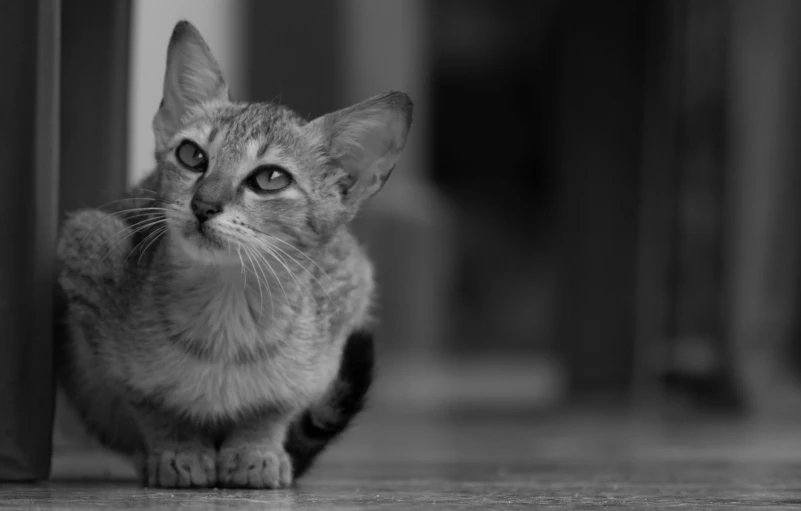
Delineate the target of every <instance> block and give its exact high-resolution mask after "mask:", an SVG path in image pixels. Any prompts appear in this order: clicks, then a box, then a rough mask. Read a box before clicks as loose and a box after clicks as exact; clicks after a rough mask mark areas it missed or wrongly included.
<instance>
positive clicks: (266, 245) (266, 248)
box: [251, 239, 301, 294]
mask: <svg viewBox="0 0 801 511" xmlns="http://www.w3.org/2000/svg"><path fill="white" fill-rule="evenodd" d="M253 241H255V243H256V245H258V248H259V249H261V251H263V252H266V253H267V254H269V255H270V256H272V257H273V258H274V259H275V260H276V261H278V263H280V264H281V266H283V267H284V269H285V270H286V271H287V273H288V274H289V276H290V277H292V280H293V281H294V282H295V288H296V289H298V290H300V288H301V285H300V281H298V278H297V276H296V275H295V272H294V271H292V268H290V267H289V265H288V264H287V262H286V260H285V259H284V258H283V257H281V255H280V254H278V253H277V252H276V251H275V250H273V249H274V248H277V247H273V246H272V245H270V244H269V242H266V241H264V240H259V239H255V240H251V242H253ZM284 294H286V293H284Z"/></svg>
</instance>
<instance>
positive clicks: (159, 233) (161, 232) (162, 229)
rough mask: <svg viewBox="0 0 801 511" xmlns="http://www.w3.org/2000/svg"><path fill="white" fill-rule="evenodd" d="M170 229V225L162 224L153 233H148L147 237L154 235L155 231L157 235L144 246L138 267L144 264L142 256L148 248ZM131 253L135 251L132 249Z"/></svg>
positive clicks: (140, 253)
mask: <svg viewBox="0 0 801 511" xmlns="http://www.w3.org/2000/svg"><path fill="white" fill-rule="evenodd" d="M168 230H169V227H168V226H167V225H162V226H161V227H159V228H158V229H156V230H155V231H153V232H152V233H150V234H148V235H147V237H145V239H147V238H148V237H150V236H153V233H156V235H155V237H154V238H153V239H152V240H150V242H149V243H148V244H147V245H145V246H144V247H143V248H142V250H141V252H139V259H138V260H137V261H136V266H137V267H141V265H142V256H143V255H145V253H146V252H147V249H148V248H150V247H151V246H152V245H153V243H155V242H156V241H157V240H158V239H159V238H160V237H161V236H163V235H164V233H166V232H167V231H168ZM131 253H133V250H132V251H131ZM129 255H130V253H129ZM125 258H126V259H127V258H128V256H125Z"/></svg>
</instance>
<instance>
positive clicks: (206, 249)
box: [153, 21, 412, 261]
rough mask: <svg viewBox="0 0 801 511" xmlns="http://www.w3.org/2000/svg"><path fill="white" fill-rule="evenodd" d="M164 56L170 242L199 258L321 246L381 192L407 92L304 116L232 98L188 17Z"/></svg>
mask: <svg viewBox="0 0 801 511" xmlns="http://www.w3.org/2000/svg"><path fill="white" fill-rule="evenodd" d="M167 53H168V55H167V69H166V73H165V78H164V95H163V99H162V103H161V105H160V106H159V109H158V112H157V113H156V116H155V118H154V120H153V131H154V134H155V138H156V160H157V163H158V170H157V172H158V174H159V188H160V189H159V194H160V196H161V199H162V201H163V203H164V204H165V205H166V206H167V207H168V208H169V209H170V210H171V211H170V214H168V215H167V217H168V218H167V221H168V225H169V228H170V233H171V235H170V238H171V239H173V240H174V242H176V243H178V244H179V245H180V246H181V247H182V248H183V249H184V250H185V251H187V252H189V253H192V254H194V255H195V256H197V257H200V258H204V259H207V260H208V259H221V258H222V259H225V257H223V256H224V254H226V253H227V254H232V257H236V256H237V248H238V247H240V246H241V245H245V246H249V247H250V248H256V249H258V247H263V246H265V243H267V244H268V246H269V244H272V245H273V246H275V245H278V246H279V247H280V246H281V245H282V244H286V243H290V244H292V245H294V246H306V247H308V246H314V245H315V244H317V245H319V244H322V243H324V242H325V241H326V240H327V239H330V237H331V235H332V234H333V233H335V232H336V230H337V229H339V228H340V227H341V226H343V225H345V224H347V223H348V222H350V221H351V220H352V219H353V217H354V216H355V215H356V213H357V212H358V210H359V208H360V207H361V206H362V205H363V204H364V202H365V201H366V200H367V199H369V198H370V197H372V196H374V195H375V194H376V193H378V192H379V191H380V190H381V188H382V187H383V186H384V184H385V183H386V181H387V179H388V178H389V176H390V174H391V173H392V170H393V169H394V167H395V164H396V163H397V162H398V159H399V157H400V155H401V152H402V150H403V148H404V146H405V144H406V137H407V134H408V132H409V127H410V125H411V122H412V102H411V100H410V99H409V97H408V96H407V95H406V94H404V93H402V92H387V93H385V94H381V95H378V96H374V97H372V98H370V99H367V100H366V101H363V102H361V103H358V104H356V105H354V106H351V107H349V108H345V109H343V110H339V111H336V112H333V113H330V114H327V115H324V116H322V117H319V118H317V119H314V120H311V121H307V120H305V119H303V118H302V117H301V116H299V115H298V114H296V113H295V112H293V111H292V110H290V109H289V108H286V107H284V106H281V105H277V104H273V103H238V102H233V101H232V100H231V98H230V97H229V93H228V86H227V85H226V82H225V80H224V78H223V76H222V73H221V71H220V67H219V65H218V64H217V61H216V60H215V58H214V56H213V55H212V53H211V51H210V50H209V47H208V46H207V44H206V43H205V41H204V40H203V38H202V36H201V35H200V33H199V32H198V31H197V29H196V28H195V27H194V26H192V25H191V24H190V23H188V22H186V21H182V22H179V23H178V24H177V25H176V26H175V29H174V31H173V34H172V37H171V39H170V43H169V49H168V52H167ZM236 261H239V259H238V257H236Z"/></svg>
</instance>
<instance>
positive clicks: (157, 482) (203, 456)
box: [140, 446, 217, 488]
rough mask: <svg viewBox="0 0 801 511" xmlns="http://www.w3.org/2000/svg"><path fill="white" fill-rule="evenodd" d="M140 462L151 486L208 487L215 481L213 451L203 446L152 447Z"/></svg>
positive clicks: (144, 476) (144, 479) (143, 477)
mask: <svg viewBox="0 0 801 511" xmlns="http://www.w3.org/2000/svg"><path fill="white" fill-rule="evenodd" d="M140 466H141V468H142V471H143V473H142V479H143V481H144V482H145V485H146V486H148V487H150V488H211V487H213V486H214V485H215V484H216V482H217V467H216V466H215V454H214V451H213V450H211V449H207V448H205V447H200V446H190V447H186V448H176V449H163V450H160V451H154V452H151V453H150V454H148V455H147V457H146V458H145V459H144V463H142V464H141V465H140Z"/></svg>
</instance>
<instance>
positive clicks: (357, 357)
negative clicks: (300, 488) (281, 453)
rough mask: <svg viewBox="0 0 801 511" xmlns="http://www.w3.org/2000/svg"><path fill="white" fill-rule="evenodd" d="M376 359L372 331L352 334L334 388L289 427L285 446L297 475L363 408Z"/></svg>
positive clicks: (346, 343) (310, 463) (301, 473)
mask: <svg viewBox="0 0 801 511" xmlns="http://www.w3.org/2000/svg"><path fill="white" fill-rule="evenodd" d="M374 362H375V347H374V345H373V334H372V332H368V331H364V330H359V331H356V332H353V333H352V334H350V336H349V337H348V339H347V341H345V348H344V351H343V353H342V362H341V364H340V366H339V372H338V374H337V378H336V380H334V383H333V385H332V386H331V389H330V390H329V391H328V393H327V394H326V395H325V398H324V399H323V400H321V401H320V402H319V403H317V404H315V405H313V406H312V407H310V408H309V409H307V410H306V411H304V412H303V413H302V414H300V416H299V417H298V418H297V419H296V420H295V422H294V423H293V424H292V425H291V426H290V428H289V432H288V434H287V439H286V442H285V445H284V448H285V449H286V452H287V454H288V455H289V457H290V458H291V460H292V467H293V476H294V478H295V479H297V478H299V477H301V476H302V475H303V474H304V473H305V472H306V471H307V470H308V469H309V468H310V467H311V465H312V463H313V462H314V460H315V459H316V458H317V456H318V455H319V454H320V453H321V452H322V451H323V450H324V449H325V448H326V447H327V446H328V445H329V444H330V443H331V442H332V441H333V440H335V439H336V438H337V437H338V436H339V435H340V434H342V432H343V431H345V429H347V427H348V426H349V425H350V423H351V420H352V419H353V418H354V417H355V416H356V415H358V414H359V412H361V411H362V409H363V408H364V404H365V401H366V398H367V393H368V391H369V390H370V386H371V385H372V383H373V365H374Z"/></svg>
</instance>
